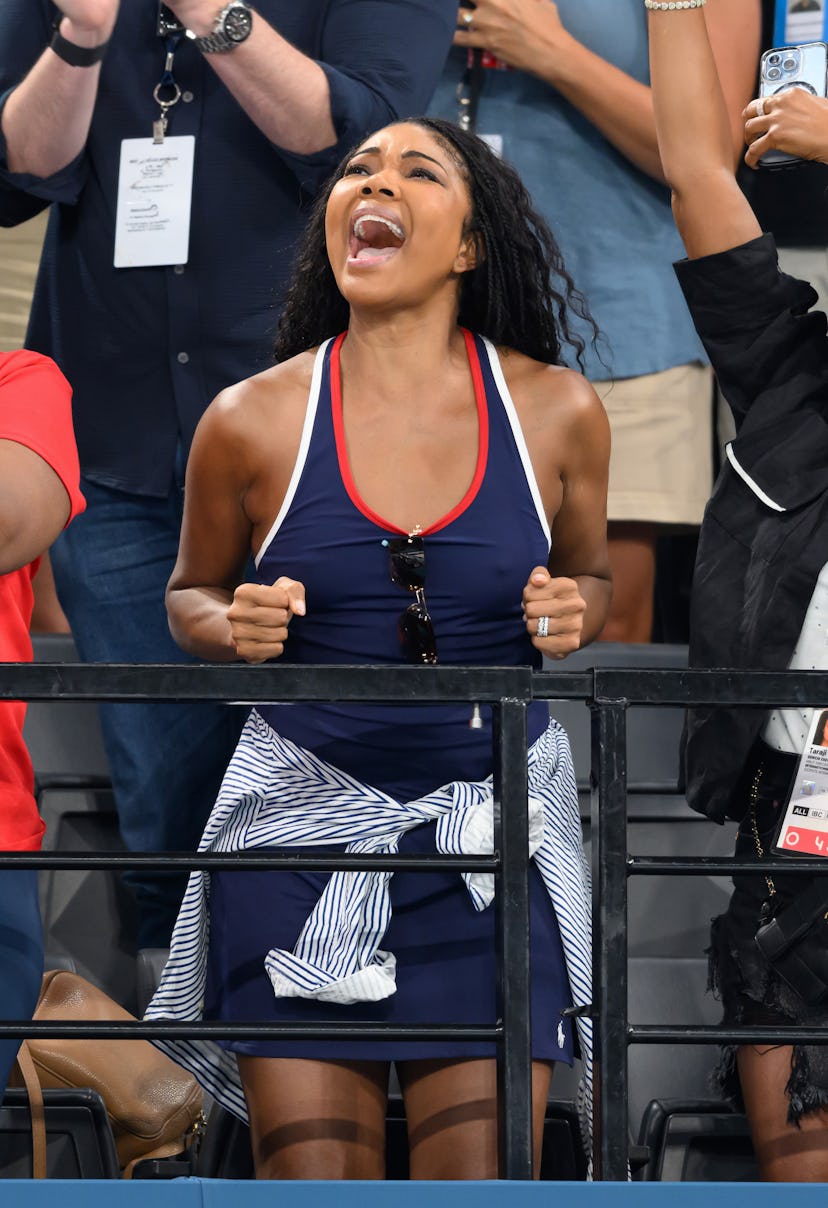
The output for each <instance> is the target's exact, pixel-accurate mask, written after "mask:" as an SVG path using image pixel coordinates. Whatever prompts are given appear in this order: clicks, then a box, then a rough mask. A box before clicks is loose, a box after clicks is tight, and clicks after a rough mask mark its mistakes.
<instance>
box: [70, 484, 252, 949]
mask: <svg viewBox="0 0 828 1208" xmlns="http://www.w3.org/2000/svg"><path fill="white" fill-rule="evenodd" d="M81 489H82V490H83V493H84V495H85V497H86V502H87V510H86V511H85V512H84V513H83V515H81V516H78V517H77V518H76V519H75V520H74V521H73V522H72V524H71V525H70V526H69V528H68V529H67V530H66V531H65V532H64V533H63V534H62V535H61V537H60V538H59V539H58V541H57V543H56V544H55V546H54V547H53V549H52V564H53V567H54V573H55V582H56V584H57V590H58V596H59V598H60V602H61V604H62V605H63V608H64V611H65V612H66V615H67V617H68V618H69V623H70V625H71V626H72V633H73V635H74V638H75V644H76V646H77V649H78V654H79V655H80V657H81V658H82V659H83V660H84V662H90V663H110V662H111V663H187V662H194V661H195V660H193V659H191V658H190V657H189V655H186V654H184V652H183V651H181V650H179V648H178V647H177V646H176V644H175V642H174V641H173V639H172V637H171V635H170V632H169V629H168V626H167V613H166V609H165V607H164V589H165V587H166V585H167V580H168V579H169V577H170V574H171V572H172V569H173V565H174V563H175V559H176V554H177V552H178V537H179V531H180V527H181V513H182V507H183V492H182V490H181V488H180V486H178V485H176V486H175V487H174V488H173V490H172V491H171V493H170V496H169V498H168V499H153V498H150V497H147V496H143V495H131V494H128V493H126V492H124V491H116V490H112V489H110V488H109V487H103V486H100V485H99V484H98V483H94V482H89V481H88V480H86V479H84V480H82V482H81ZM100 714H101V727H102V730H103V739H104V745H105V748H106V753H107V757H108V760H109V766H110V772H111V775H112V784H113V787H114V790H115V800H116V804H117V807H118V816H119V819H120V827H121V835H122V837H123V840H124V843H125V844H126V846H127V847H128V848H129V850H130V851H195V849H196V847H197V846H198V841H199V839H200V837H201V832H202V830H203V828H204V823H205V821H206V819H207V816H208V814H209V812H210V809H211V807H212V805H213V802H214V800H215V797H216V794H217V793H218V789H219V785H220V783H221V779H222V776H223V775H224V770H225V768H226V767H227V764H228V762H229V760H230V756H231V755H232V753H233V749H234V747H235V745H236V742H237V740H238V736H239V733H240V731H241V726H242V723H243V721H244V717H245V714H246V710H243V709H241V708H239V707H232V706H229V705H224V704H215V703H214V704H206V703H205V704H201V703H195V704H170V705H167V704H157V703H153V704H146V705H131V704H130V705H107V704H103V705H101V706H100ZM124 880H125V881H126V882H127V883H128V884H129V886H130V888H131V890H132V892H133V894H134V895H135V899H136V902H137V905H138V911H139V925H138V926H139V930H138V936H137V942H138V946H139V948H157V947H158V948H163V947H167V946H168V944H169V941H170V932H171V930H172V926H173V923H174V922H175V917H176V914H177V913H178V908H179V906H180V904H181V898H182V897H183V894H184V889H185V886H186V880H187V878H186V874H180V873H172V872H170V873H165V872H159V873H155V872H148V871H143V870H141V871H137V872H133V873H128V874H127V875H126V876H125V877H124Z"/></svg>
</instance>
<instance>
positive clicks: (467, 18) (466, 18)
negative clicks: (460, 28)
mask: <svg viewBox="0 0 828 1208" xmlns="http://www.w3.org/2000/svg"><path fill="white" fill-rule="evenodd" d="M460 20H461V21H462V22H463V25H464V27H465V32H466V33H467V34H470V33H471V27H472V21H473V20H474V14H473V13H472V12H471V10H470V9H466V11H465V12H464V13H463V15H462V17H461V18H460Z"/></svg>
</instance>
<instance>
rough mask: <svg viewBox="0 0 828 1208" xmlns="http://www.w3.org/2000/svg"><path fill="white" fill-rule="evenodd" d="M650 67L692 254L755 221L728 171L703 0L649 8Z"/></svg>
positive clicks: (713, 247)
mask: <svg viewBox="0 0 828 1208" xmlns="http://www.w3.org/2000/svg"><path fill="white" fill-rule="evenodd" d="M649 27H650V75H651V79H652V91H653V105H654V110H655V121H656V131H657V134H658V146H659V152H660V155H661V163H662V166H663V168H664V175H665V177H666V179H667V183H668V184H669V185H670V188H671V189H672V192H673V213H674V215H675V220H676V225H677V226H678V229H679V233H680V234H681V237H682V239H683V240H684V246H685V247H686V249H687V254H688V256H690V257H691V258H697V257H699V256H707V255H712V254H713V253H716V252H723V251H726V250H727V249H728V248H732V247H738V246H739V244H742V243H746V242H747V241H748V240H750V239H754V238H756V236H757V235H760V234H761V228H760V226H759V223H758V222H757V220H756V216H755V215H754V213H753V211H752V209H751V208H750V205H749V204H748V202H747V200H746V199H745V196H744V194H743V193H742V190H741V189H740V188H739V185H738V184H737V183H736V178H735V176H734V173H733V158H732V142H731V134H730V123H729V121H728V116H727V109H726V106H725V101H724V96H723V94H722V88H721V84H720V82H719V76H718V73H717V71H716V63H715V60H714V58H713V52H712V50H711V48H710V40H709V38H708V34H707V26H706V23H705V19H704V12H703V10H702V9H701V8H696V9H682V10H680V11H678V10H666V11H657V12H650V14H649Z"/></svg>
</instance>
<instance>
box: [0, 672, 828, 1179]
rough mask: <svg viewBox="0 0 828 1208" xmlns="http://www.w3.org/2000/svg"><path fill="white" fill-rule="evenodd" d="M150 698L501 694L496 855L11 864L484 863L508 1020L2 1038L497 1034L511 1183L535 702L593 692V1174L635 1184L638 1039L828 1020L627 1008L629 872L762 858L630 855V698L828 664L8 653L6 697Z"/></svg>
mask: <svg viewBox="0 0 828 1208" xmlns="http://www.w3.org/2000/svg"><path fill="white" fill-rule="evenodd" d="M10 699H24V700H28V701H35V700H39V701H78V700H107V701H119V702H130V701H133V702H134V701H147V700H165V701H170V700H173V701H175V700H179V701H180V700H219V701H233V702H235V703H246V704H248V703H249V704H255V703H257V702H263V701H274V700H280V701H297V700H304V701H329V700H341V701H373V702H376V701H383V702H410V701H412V700H416V701H418V702H424V701H432V702H441V703H445V702H446V701H454V702H466V701H467V702H470V703H481V704H490V705H491V706H492V708H493V715H494V719H495V725H494V733H493V753H494V785H495V847H496V850H495V854H494V855H492V856H476V857H473V856H464V857H462V858H460V857H454V856H443V855H436V854H435V855H423V856H396V855H395V856H361V855H360V856H357V855H350V856H348V855H342V854H338V855H336V856H330V857H328V856H314V855H312V854H309V853H308V852H307V851H303V852H301V853H299V852H297V853H287V854H285V853H279V854H278V855H276V854H272V853H267V854H266V853H262V852H243V853H239V854H230V855H228V854H221V855H218V854H198V855H196V854H194V853H171V854H167V853H151V852H150V853H127V854H117V855H100V854H92V855H89V854H80V853H71V852H56V853H43V852H40V853H4V854H2V855H0V868H11V867H15V868H48V869H53V870H57V869H87V870H88V869H112V868H122V869H123V868H137V867H159V866H163V867H165V868H187V869H192V868H200V869H210V868H215V869H219V868H225V869H226V868H233V869H238V868H240V867H242V866H244V867H251V868H259V869H262V868H298V867H302V868H313V869H316V870H317V871H331V870H333V869H336V868H361V869H381V870H382V869H403V868H405V869H414V868H419V869H428V868H441V869H447V868H449V869H457V870H464V871H465V870H471V869H475V870H486V871H491V872H493V873H494V876H495V883H496V897H495V909H496V916H497V917H496V935H497V943H498V981H497V1021H496V1022H495V1023H494V1024H493V1025H492V1026H490V1027H483V1026H476V1025H462V1026H461V1025H451V1024H444V1025H440V1026H437V1025H434V1026H430V1025H429V1026H424V1025H408V1026H405V1027H404V1026H402V1025H396V1026H392V1025H378V1024H368V1023H366V1024H325V1025H309V1024H301V1023H282V1024H272V1023H256V1022H250V1023H242V1024H233V1025H230V1024H223V1023H222V1024H219V1023H204V1022H201V1023H188V1024H186V1025H185V1024H177V1023H167V1022H153V1023H126V1024H118V1023H97V1024H93V1023H89V1024H84V1023H78V1022H71V1023H70V1022H66V1023H58V1022H48V1023H47V1022H42V1023H35V1022H33V1021H26V1020H23V1021H20V1020H18V1021H9V1022H4V1023H0V1038H2V1037H15V1038H16V1037H24V1036H50V1037H57V1036H63V1037H74V1038H82V1037H99V1038H112V1037H119V1038H123V1037H124V1036H125V1035H128V1036H130V1037H136V1038H138V1037H143V1038H147V1039H152V1038H162V1037H163V1038H165V1039H181V1038H189V1037H204V1038H236V1039H241V1038H250V1037H251V1036H261V1035H268V1036H289V1035H290V1036H295V1037H305V1038H310V1037H313V1038H322V1037H326V1038H329V1037H331V1036H333V1035H336V1036H341V1037H354V1036H357V1035H359V1036H360V1037H362V1038H369V1037H370V1038H375V1039H387V1038H389V1037H391V1036H394V1037H403V1036H405V1037H407V1038H412V1039H414V1038H417V1039H426V1038H428V1039H432V1038H434V1039H436V1038H440V1039H447V1038H463V1037H465V1038H466V1039H468V1040H480V1039H489V1040H493V1041H494V1042H495V1043H496V1046H497V1054H498V1089H499V1121H500V1150H501V1152H500V1161H501V1165H500V1170H501V1174H502V1177H505V1178H507V1179H529V1178H531V1177H532V1146H531V1134H532V1130H531V1052H530V1035H529V1028H528V1026H527V1022H528V1019H529V1010H530V999H529V945H528V909H529V907H528V887H527V861H526V850H527V846H528V821H527V811H526V799H527V768H526V758H525V752H526V735H527V726H526V708H527V706H528V705H529V703H530V702H531V701H532V700H580V701H584V702H585V703H586V704H588V706H589V708H590V710H591V712H592V790H593V792H592V828H591V834H592V868H593V878H594V910H593V926H594V962H593V974H594V987H595V989H594V994H593V1007H592V1014H593V1018H594V1019H595V1024H596V1027H595V1057H596V1098H595V1144H594V1150H593V1163H594V1175H595V1177H596V1178H598V1179H603V1180H625V1179H626V1178H627V1171H628V1160H629V1131H628V1124H629V1122H628V1110H627V1093H628V1081H627V1056H628V1046H629V1045H630V1044H654V1043H659V1044H663V1043H683V1044H696V1043H710V1042H711V1041H714V1042H715V1041H718V1042H727V1043H735V1042H756V1041H764V1042H768V1043H773V1042H776V1043H778V1042H779V1041H780V1040H782V1041H792V1040H794V1039H800V1040H803V1041H806V1040H808V1041H817V1040H821V1039H822V1038H823V1033H822V1032H821V1031H820V1030H818V1029H813V1028H811V1029H807V1028H801V1027H800V1028H794V1027H790V1028H780V1027H773V1028H771V1027H768V1028H757V1027H742V1028H728V1029H723V1028H720V1027H716V1026H713V1025H711V1026H702V1025H698V1026H687V1025H684V1026H678V1025H676V1026H672V1027H666V1026H660V1025H646V1026H642V1025H631V1024H630V1022H629V1019H628V1004H627V984H628V978H627V879H628V877H630V876H636V875H653V874H656V873H657V874H659V875H664V874H667V875H706V874H710V873H721V874H732V873H733V872H734V871H743V870H744V871H747V870H754V869H755V865H754V864H753V863H752V862H749V861H744V860H742V861H736V860H734V859H724V858H722V859H712V858H710V857H700V858H693V857H674V858H670V859H667V858H661V857H659V858H654V857H630V856H629V855H628V852H627V764H626V722H627V710H628V708H629V707H630V706H631V705H636V706H638V705H643V706H653V707H655V706H663V705H671V706H681V707H685V706H690V705H710V706H716V707H729V706H731V707H732V706H755V707H760V706H763V707H764V706H775V707H785V706H788V707H796V706H802V705H822V706H824V704H825V702H826V701H827V700H828V675H827V674H822V673H816V672H798V673H792V672H784V673H766V672H731V671H665V670H638V669H636V670H623V669H619V670H609V669H596V670H594V671H592V670H590V671H584V672H560V673H556V672H535V673H533V672H532V671H531V670H529V669H528V668H486V667H427V668H417V667H292V666H289V665H287V664H285V665H281V666H280V665H278V664H275V665H266V666H262V667H247V666H240V665H232V666H155V665H144V666H132V665H127V666H118V665H105V664H94V665H83V666H82V665H75V664H34V665H28V664H4V665H2V666H0V700H10ZM792 866H793V867H795V868H798V869H799V870H800V871H801V872H802V873H803V874H805V873H808V872H814V871H820V870H822V869H823V868H824V865H823V864H822V863H821V862H820V861H819V860H806V859H797V860H796V861H795V862H793V861H791V860H790V859H787V860H786V859H779V860H773V861H770V860H769V861H767V862H766V864H765V866H764V867H765V868H767V870H768V871H781V870H782V869H784V870H785V871H790V870H791V868H792Z"/></svg>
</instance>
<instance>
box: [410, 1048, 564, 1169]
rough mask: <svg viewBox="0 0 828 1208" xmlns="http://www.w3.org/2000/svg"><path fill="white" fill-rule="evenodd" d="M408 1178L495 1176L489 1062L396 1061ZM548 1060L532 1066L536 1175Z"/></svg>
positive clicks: (493, 1071) (493, 1079)
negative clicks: (404, 1123)
mask: <svg viewBox="0 0 828 1208" xmlns="http://www.w3.org/2000/svg"><path fill="white" fill-rule="evenodd" d="M397 1070H398V1073H399V1078H400V1086H401V1088H402V1093H403V1101H404V1102H405V1114H406V1118H407V1120H408V1148H409V1163H410V1177H411V1178H412V1179H496V1178H498V1168H497V1149H498V1146H497V1067H496V1065H495V1062H494V1061H493V1060H489V1059H481V1060H474V1059H472V1060H465V1061H463V1060H457V1059H452V1060H432V1061H401V1062H399V1063H398V1065H397ZM551 1077H552V1063H551V1062H545V1061H535V1062H533V1064H532V1111H533V1143H534V1166H535V1178H537V1177H538V1174H539V1171H540V1158H541V1145H542V1141H543V1121H544V1116H545V1114H546V1100H547V1098H548V1096H549V1083H550V1079H551Z"/></svg>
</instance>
